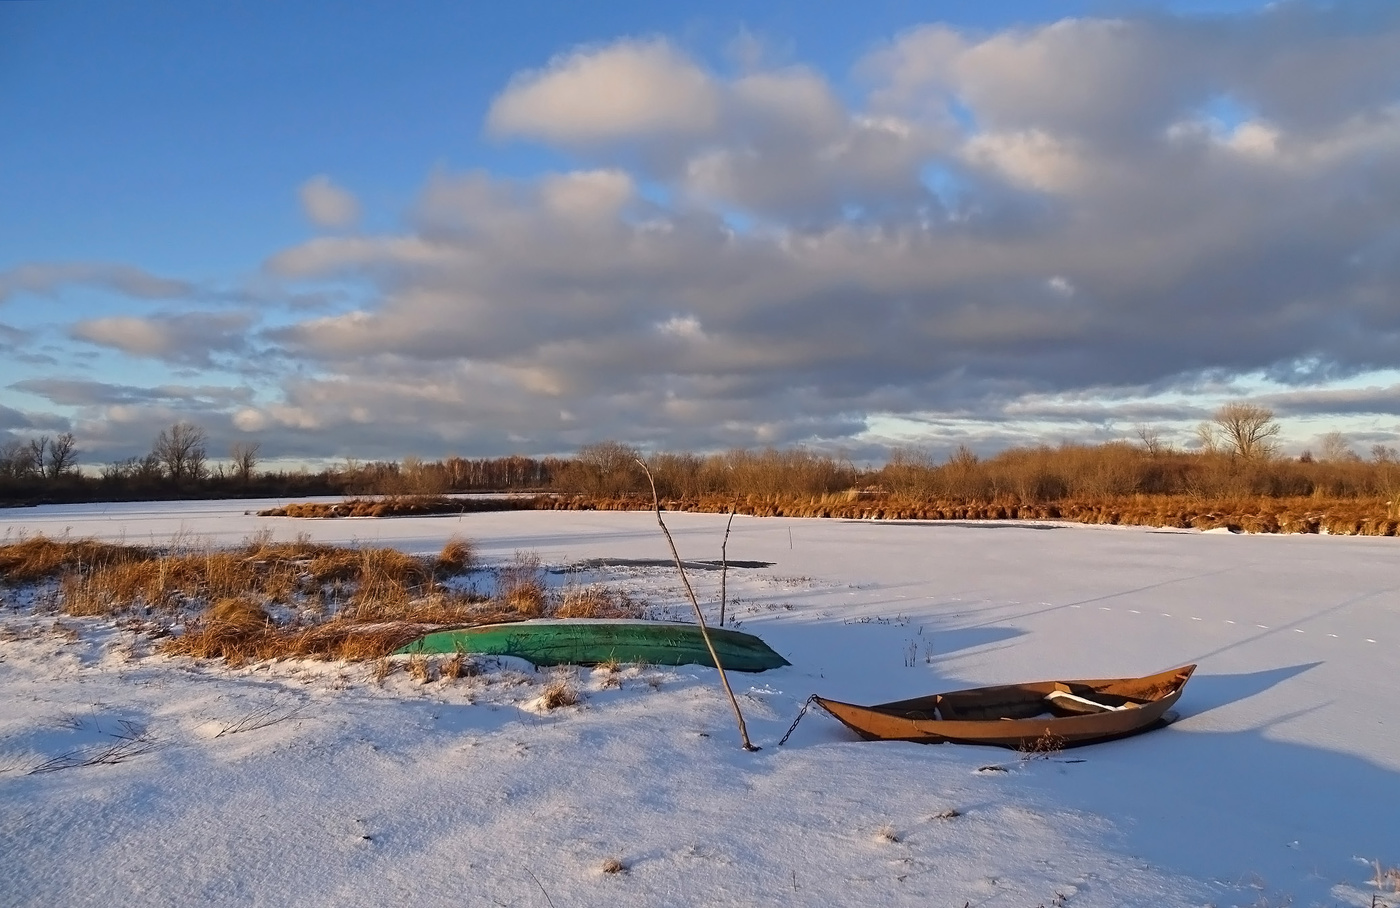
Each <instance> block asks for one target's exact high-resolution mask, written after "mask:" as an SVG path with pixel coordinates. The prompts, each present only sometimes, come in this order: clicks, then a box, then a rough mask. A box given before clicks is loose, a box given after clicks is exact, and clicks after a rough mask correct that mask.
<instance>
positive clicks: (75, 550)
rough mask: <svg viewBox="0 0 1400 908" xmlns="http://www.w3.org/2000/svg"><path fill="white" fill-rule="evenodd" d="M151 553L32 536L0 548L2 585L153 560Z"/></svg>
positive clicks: (31, 581) (129, 548)
mask: <svg viewBox="0 0 1400 908" xmlns="http://www.w3.org/2000/svg"><path fill="white" fill-rule="evenodd" d="M150 554H151V553H150V550H148V549H143V548H138V547H136V546H125V545H112V544H110V543H106V542H97V541H96V540H92V539H76V540H75V539H49V538H48V537H47V536H43V535H39V536H30V537H24V538H20V539H16V540H15V541H13V542H11V541H9V539H8V538H7V539H6V540H5V542H4V543H3V544H0V581H4V582H5V583H10V584H23V583H38V582H39V581H41V580H51V579H54V578H57V577H59V576H61V575H63V574H65V573H68V572H70V571H74V570H82V569H84V568H87V569H89V570H91V569H93V568H96V567H98V566H112V565H119V564H123V563H126V562H130V561H141V560H144V559H146V558H149V557H150Z"/></svg>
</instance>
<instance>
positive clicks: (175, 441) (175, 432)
mask: <svg viewBox="0 0 1400 908" xmlns="http://www.w3.org/2000/svg"><path fill="white" fill-rule="evenodd" d="M208 440H209V437H208V436H207V435H205V434H204V430H203V429H201V428H200V427H199V426H196V425H195V424H194V423H189V422H184V421H181V422H177V423H175V424H174V425H172V426H170V428H168V429H161V430H160V435H158V436H156V443H155V447H154V448H152V449H151V454H152V455H153V456H154V457H155V458H156V459H157V460H158V461H159V462H160V464H161V466H163V467H164V468H165V475H166V476H168V477H169V478H170V479H171V480H173V481H175V482H180V481H181V480H185V479H199V478H200V477H202V476H203V475H204V462H205V460H206V459H207V457H208V451H207V449H206V447H205V445H206V443H207V442H208Z"/></svg>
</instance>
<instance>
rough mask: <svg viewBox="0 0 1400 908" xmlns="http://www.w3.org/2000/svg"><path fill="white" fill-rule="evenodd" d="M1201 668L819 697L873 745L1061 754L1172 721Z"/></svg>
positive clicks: (820, 702)
mask: <svg viewBox="0 0 1400 908" xmlns="http://www.w3.org/2000/svg"><path fill="white" fill-rule="evenodd" d="M1195 670H1196V666H1194V665H1184V666H1182V667H1181V668H1174V669H1172V670H1170V671H1165V672H1161V673H1160V674H1156V675H1147V676H1145V677H1142V678H1096V679H1090V680H1081V681H1032V682H1029V683H1026V684H1006V685H1001V686H998V687H976V688H971V689H969V690H957V691H950V692H949V693H944V694H932V695H930V696H926V697H916V698H914V699H912V700H898V701H895V702H893V703H880V704H877V705H875V706H857V705H855V704H853V703H842V702H841V701H840V700H828V699H826V698H824V697H813V698H812V700H813V702H815V703H816V704H817V705H818V706H820V707H821V708H822V709H824V710H826V711H827V712H829V713H831V715H833V716H835V717H836V718H837V719H838V720H840V721H841V723H842V724H844V725H845V726H846V727H847V728H849V729H851V730H852V731H854V732H855V733H856V734H858V735H860V736H861V737H862V738H864V739H866V740H867V741H915V742H918V743H922V744H940V743H945V742H948V743H953V744H992V745H997V746H1000V747H1012V748H1017V749H1020V750H1027V749H1058V748H1061V747H1077V746H1080V745H1083V744H1095V743H1098V742H1100V741H1109V740H1112V739H1114V738H1123V737H1127V736H1128V735H1134V734H1138V733H1139V732H1144V731H1147V730H1149V729H1152V728H1156V727H1160V726H1161V725H1163V724H1166V722H1167V721H1169V720H1170V717H1169V715H1168V712H1167V711H1168V710H1169V709H1171V707H1172V706H1173V705H1175V703H1176V701H1177V700H1178V699H1180V697H1181V691H1182V689H1183V688H1185V687H1186V682H1187V681H1189V680H1191V673H1192V672H1194V671H1195Z"/></svg>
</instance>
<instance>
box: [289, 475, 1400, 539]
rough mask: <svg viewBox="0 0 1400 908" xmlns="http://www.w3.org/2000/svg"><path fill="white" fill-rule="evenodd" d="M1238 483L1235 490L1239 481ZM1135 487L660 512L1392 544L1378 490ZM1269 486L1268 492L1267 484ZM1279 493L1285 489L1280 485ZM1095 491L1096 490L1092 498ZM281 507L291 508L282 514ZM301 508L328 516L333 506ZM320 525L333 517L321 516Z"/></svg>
mask: <svg viewBox="0 0 1400 908" xmlns="http://www.w3.org/2000/svg"><path fill="white" fill-rule="evenodd" d="M1242 482H1243V481H1242ZM1134 485H1136V483H1134V482H1127V483H1119V482H1115V481H1105V482H1104V483H1103V484H1102V485H1101V486H1099V487H1094V486H1093V485H1092V484H1086V485H1084V491H1081V492H1071V491H1068V490H1067V489H1066V487H1065V486H1064V485H1063V484H1059V483H1057V482H1055V481H1052V480H1050V479H1045V478H1044V477H1041V478H1040V479H1036V478H1035V477H1032V478H1031V479H1029V480H1025V481H1021V480H1015V479H1009V478H1005V477H1003V478H1002V479H996V480H992V479H988V480H986V481H982V480H977V481H972V480H969V481H968V482H966V483H957V482H953V483H947V484H944V485H941V486H940V485H933V486H930V487H929V488H928V489H927V490H923V491H919V490H916V489H914V488H902V489H900V488H897V489H895V490H891V489H889V488H881V487H875V488H869V487H867V488H862V489H859V490H854V492H852V491H850V490H848V491H841V492H823V493H819V494H810V495H808V494H793V493H787V494H782V493H753V494H748V495H743V496H740V497H738V498H736V497H735V496H733V495H730V494H704V495H697V496H683V497H676V498H669V499H662V508H663V509H664V510H667V511H693V512H699V513H708V514H727V513H729V512H730V510H731V508H732V509H733V510H734V512H735V513H738V514H743V515H747V516H754V517H825V518H838V519H846V520H1066V521H1071V522H1075V523H1093V524H1125V525H1132V526H1152V527H1175V528H1180V529H1192V528H1194V529H1201V530H1209V529H1220V528H1224V529H1231V530H1239V531H1243V532H1250V533H1321V532H1326V533H1332V534H1336V535H1364V536H1395V535H1397V533H1398V532H1400V503H1398V502H1400V495H1397V494H1396V493H1390V494H1389V497H1387V494H1386V493H1384V492H1381V491H1377V492H1375V493H1370V492H1364V493H1357V494H1354V495H1332V494H1329V493H1327V491H1326V489H1325V488H1321V487H1319V488H1317V489H1315V490H1314V491H1313V492H1311V493H1309V494H1295V495H1290V494H1277V495H1275V494H1263V493H1258V492H1252V491H1250V486H1249V485H1247V484H1245V485H1241V486H1240V487H1239V489H1238V490H1234V489H1232V487H1231V486H1230V484H1228V483H1203V484H1202V485H1200V486H1198V487H1193V489H1192V490H1184V491H1178V492H1175V493H1156V492H1132V491H1123V490H1124V489H1129V490H1130V489H1131V488H1132V487H1133V486H1134ZM1265 485H1267V484H1265ZM1284 487H1285V488H1287V484H1285V485H1284ZM1095 488H1098V489H1099V491H1095ZM288 507H295V506H291V505H289V506H288ZM306 507H316V508H333V507H335V506H332V505H319V504H318V505H307V506H306ZM650 508H651V503H650V502H649V501H648V500H646V499H644V498H642V497H640V496H636V495H620V496H617V497H611V498H599V497H593V496H586V495H540V496H535V497H533V498H510V499H505V498H502V499H488V500H486V501H484V502H482V503H480V504H479V505H478V509H479V510H492V509H495V510H555V511H641V510H650ZM325 516H336V515H333V514H328V515H325Z"/></svg>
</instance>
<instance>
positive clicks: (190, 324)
mask: <svg viewBox="0 0 1400 908" xmlns="http://www.w3.org/2000/svg"><path fill="white" fill-rule="evenodd" d="M252 322H253V317H252V316H251V315H250V314H248V313H244V312H180V313H167V314H164V315H159V316H154V317H149V318H144V317H137V316H128V315H114V316H109V317H106V318H94V319H85V320H83V321H80V322H77V323H76V324H74V325H73V327H72V329H71V334H72V336H73V337H74V338H75V339H77V340H83V341H87V342H88V343H92V344H97V345H98V346H102V347H111V348H112V349H115V350H120V351H121V352H123V353H126V354H129V355H131V356H138V357H144V358H148V359H158V360H164V361H166V362H171V363H180V364H185V365H192V366H210V365H213V354H215V353H237V352H241V351H244V350H246V349H247V346H248V336H247V331H248V328H249V326H250V325H251V324H252Z"/></svg>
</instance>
